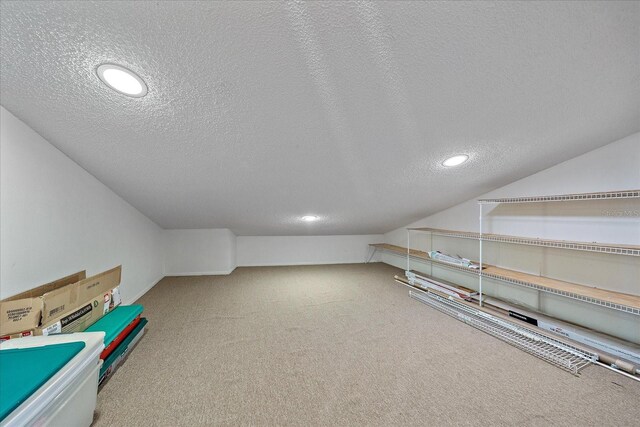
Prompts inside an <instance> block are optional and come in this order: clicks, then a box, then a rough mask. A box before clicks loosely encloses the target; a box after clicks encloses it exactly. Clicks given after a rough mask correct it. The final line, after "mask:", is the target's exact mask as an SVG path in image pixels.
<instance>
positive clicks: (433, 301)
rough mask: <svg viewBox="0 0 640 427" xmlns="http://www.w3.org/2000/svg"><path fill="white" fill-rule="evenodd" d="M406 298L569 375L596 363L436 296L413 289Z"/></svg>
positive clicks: (551, 341) (592, 357)
mask: <svg viewBox="0 0 640 427" xmlns="http://www.w3.org/2000/svg"><path fill="white" fill-rule="evenodd" d="M407 286H408V285H407ZM409 296H410V297H412V298H414V299H416V300H418V301H420V302H423V303H425V304H427V305H429V306H431V307H433V308H435V309H437V310H439V311H441V312H443V313H445V314H448V315H449V316H451V317H454V318H456V319H458V320H460V321H462V322H464V323H466V324H468V325H471V326H473V327H474V328H476V329H479V330H481V331H483V332H485V333H487V334H489V335H492V336H494V337H496V338H498V339H500V340H502V341H504V342H506V343H508V344H510V345H513V346H514V347H517V348H519V349H520V350H523V351H525V352H527V353H529V354H531V355H533V356H536V357H538V358H540V359H542V360H544V361H546V362H548V363H550V364H552V365H554V366H557V367H559V368H561V369H563V370H565V371H568V372H571V373H572V374H573V375H578V374H579V373H580V371H581V370H582V369H583V368H585V367H586V366H589V365H590V364H591V363H594V362H596V361H597V360H598V357H597V355H596V354H594V353H588V352H586V351H584V350H581V349H579V348H576V347H573V346H571V345H569V344H566V343H564V342H562V341H558V340H555V339H553V338H551V337H547V336H546V335H542V334H539V333H537V332H536V331H534V330H532V329H529V328H525V327H523V326H519V325H516V324H513V323H511V322H508V321H506V320H502V319H500V318H498V317H495V316H492V315H490V314H488V313H486V312H484V311H482V310H476V309H473V308H472V307H469V306H466V305H464V304H461V303H458V302H455V301H453V300H450V299H447V298H443V297H441V296H439V295H436V294H433V293H430V292H424V291H420V290H417V289H415V290H410V291H409Z"/></svg>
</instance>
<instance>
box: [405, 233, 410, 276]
mask: <svg viewBox="0 0 640 427" xmlns="http://www.w3.org/2000/svg"><path fill="white" fill-rule="evenodd" d="M410 233H411V230H409V229H408V228H407V273H406V274H408V273H409V271H410V270H411V268H410V266H409V256H410V255H411V249H410V248H411V239H410ZM406 274H405V276H406Z"/></svg>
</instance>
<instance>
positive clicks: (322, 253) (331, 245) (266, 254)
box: [237, 234, 384, 266]
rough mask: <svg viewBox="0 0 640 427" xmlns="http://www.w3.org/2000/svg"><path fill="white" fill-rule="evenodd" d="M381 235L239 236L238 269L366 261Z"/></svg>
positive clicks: (380, 240) (381, 238) (379, 240)
mask: <svg viewBox="0 0 640 427" xmlns="http://www.w3.org/2000/svg"><path fill="white" fill-rule="evenodd" d="M383 239H384V237H383V236H382V235H379V234H370V235H355V236H238V238H237V261H238V266H260V265H308V264H347V263H361V262H365V260H366V258H367V255H368V251H369V246H368V245H369V243H380V242H382V241H383Z"/></svg>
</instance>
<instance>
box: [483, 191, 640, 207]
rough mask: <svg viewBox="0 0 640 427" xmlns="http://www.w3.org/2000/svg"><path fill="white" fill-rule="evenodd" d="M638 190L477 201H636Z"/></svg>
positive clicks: (639, 195)
mask: <svg viewBox="0 0 640 427" xmlns="http://www.w3.org/2000/svg"><path fill="white" fill-rule="evenodd" d="M639 197H640V190H625V191H605V192H599V193H578V194H558V195H553V196H529V197H507V198H502V199H479V200H478V203H481V204H486V203H539V202H565V201H572V200H609V199H637V198H639Z"/></svg>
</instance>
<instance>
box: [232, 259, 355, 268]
mask: <svg viewBox="0 0 640 427" xmlns="http://www.w3.org/2000/svg"><path fill="white" fill-rule="evenodd" d="M364 263H365V261H364V260H360V261H355V260H349V261H345V260H340V261H338V260H336V261H302V262H273V263H256V264H242V265H239V266H238V267H287V266H292V265H335V264H364Z"/></svg>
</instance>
